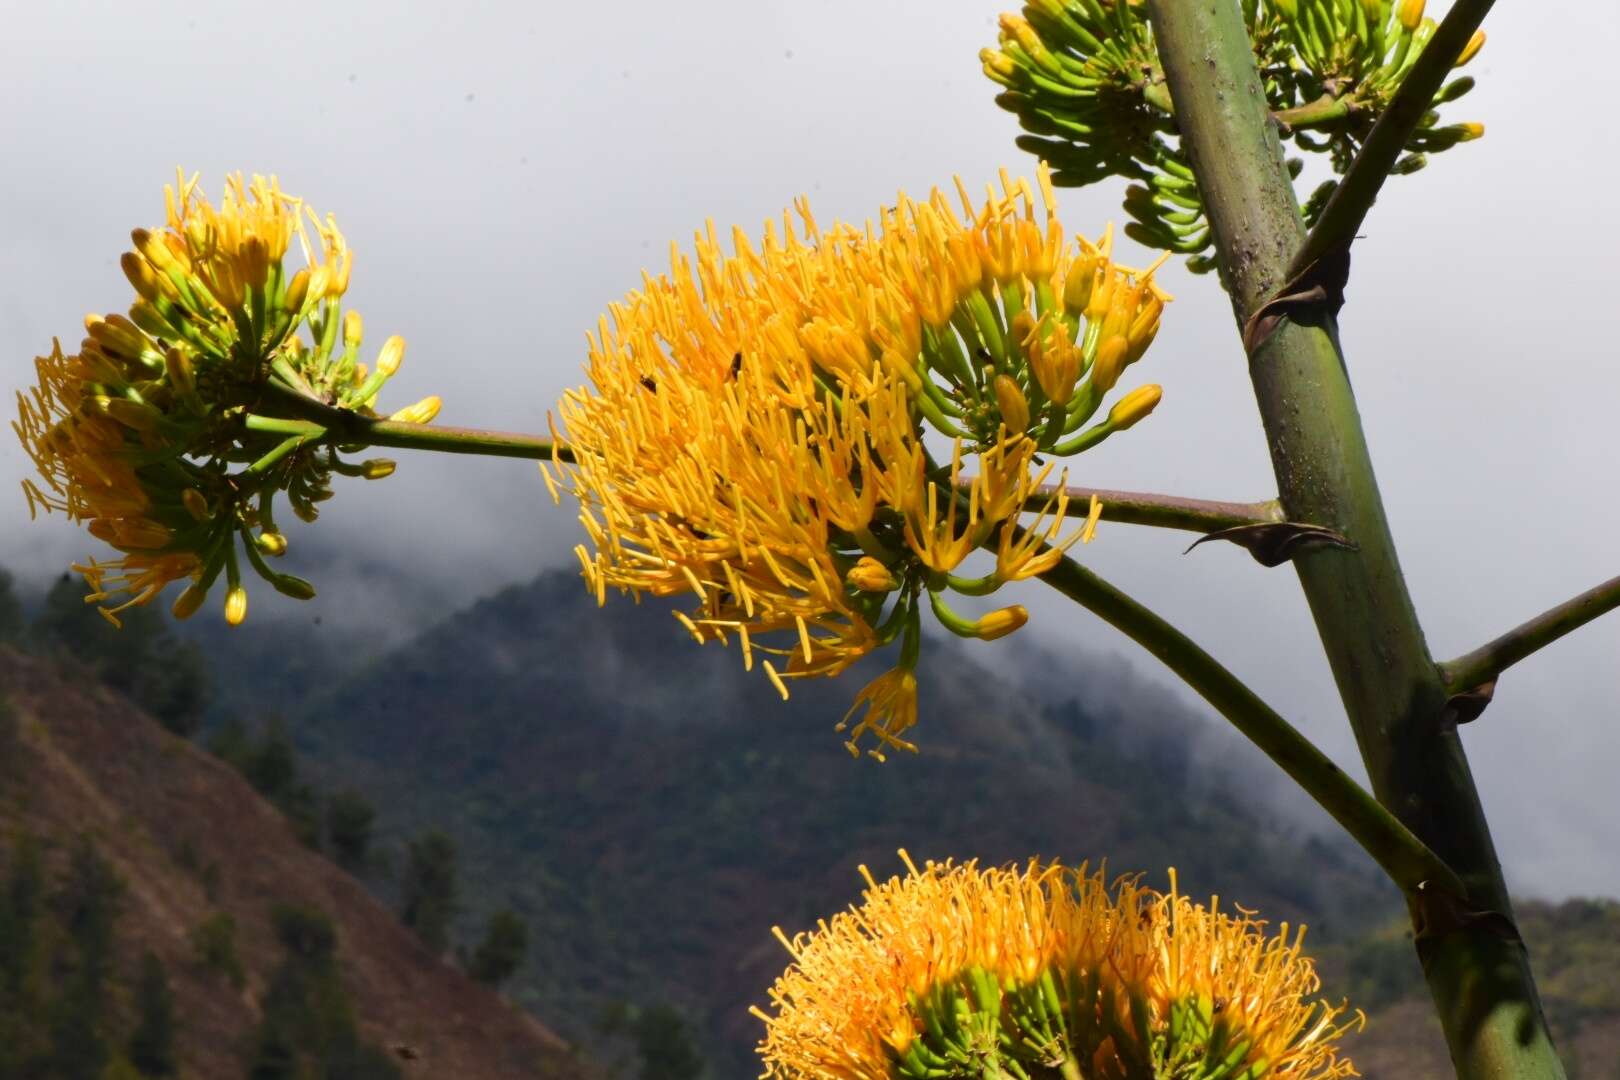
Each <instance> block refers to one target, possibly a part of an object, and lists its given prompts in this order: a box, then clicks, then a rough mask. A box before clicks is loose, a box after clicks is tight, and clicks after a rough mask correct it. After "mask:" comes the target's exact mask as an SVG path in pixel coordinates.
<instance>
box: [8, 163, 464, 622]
mask: <svg viewBox="0 0 1620 1080" xmlns="http://www.w3.org/2000/svg"><path fill="white" fill-rule="evenodd" d="M166 195H167V208H168V213H167V222H166V225H165V227H163V228H161V229H157V230H150V231H149V230H146V229H136V230H135V231H134V233H133V234H132V239H133V241H134V249H135V250H133V251H129V252H126V253H125V254H124V255H123V257H122V259H121V260H120V265H121V266H122V268H123V271H124V274H125V276H126V277H127V278H128V279H129V282H130V284H131V285H132V286H133V287H134V289H135V292H136V297H137V298H136V300H135V302H134V304H133V305H132V306H131V307H130V309H129V315H128V317H127V318H125V317H123V316H120V315H108V316H105V317H102V316H99V315H91V316H89V317H88V318H87V319H86V320H85V326H86V329H87V331H88V335H89V336H88V337H87V338H85V340H84V341H83V343H82V344H81V345H80V347H79V351H78V352H77V353H76V354H71V355H69V354H65V353H63V351H62V349H61V346H60V345H59V344H56V345H54V346H53V348H52V350H51V353H50V355H48V356H43V357H40V358H38V359H37V360H36V361H35V367H36V369H37V371H38V376H39V383H38V385H37V386H36V387H34V388H33V390H32V391H31V392H30V393H29V394H27V395H23V394H19V395H18V418H17V420H16V421H15V422H14V423H13V425H12V426H13V428H14V429H15V431H16V433H17V436H18V438H19V439H20V440H21V441H22V444H23V447H24V448H25V449H26V450H27V452H28V454H29V455H30V457H31V458H32V459H33V461H34V464H35V466H36V468H37V470H38V472H39V477H40V480H39V481H33V480H25V481H24V482H23V490H24V492H25V494H26V495H27V497H28V503H29V511H30V513H35V512H37V511H38V510H41V509H43V510H45V511H46V512H50V511H61V512H63V513H65V514H67V516H68V517H69V518H70V519H72V520H74V521H86V522H88V523H89V524H88V528H89V531H90V533H91V534H92V535H93V536H95V537H97V538H98V539H101V540H104V541H106V542H107V543H109V544H111V545H112V546H113V547H114V548H116V549H117V550H118V551H119V552H120V553H121V557H120V558H118V559H115V560H112V561H107V562H102V561H97V560H90V561H89V562H88V563H87V564H86V565H84V566H80V567H77V569H79V570H80V571H82V572H83V573H84V575H85V577H86V579H87V580H88V581H89V583H90V587H91V589H92V592H91V596H90V599H91V600H92V601H102V602H107V603H108V604H109V606H107V607H103V608H102V609H101V610H102V611H103V613H104V614H106V615H107V616H108V618H110V619H112V621H114V622H115V623H116V622H117V617H116V613H117V612H118V611H120V610H122V609H123V608H125V607H128V606H130V605H133V604H145V603H149V602H150V601H152V600H153V599H155V598H156V597H157V595H158V594H159V593H160V592H162V590H163V589H164V587H165V586H166V585H168V584H169V583H170V582H172V581H179V580H189V581H190V585H189V587H188V588H187V589H186V590H185V591H184V592H183V593H181V595H180V596H179V598H178V599H177V600H176V602H175V605H174V612H175V614H176V615H177V616H180V617H182V618H184V617H186V616H188V615H190V614H192V613H193V612H195V611H196V610H197V609H198V607H199V606H200V605H201V603H202V601H203V599H204V598H205V596H206V594H207V592H208V590H209V588H210V586H211V585H212V583H213V582H214V581H215V579H216V578H217V577H218V576H219V574H220V573H221V572H222V571H223V572H224V574H225V575H226V578H227V582H228V590H227V595H226V601H225V613H226V617H227V620H228V621H230V622H231V623H233V624H235V623H239V622H241V621H242V619H243V617H244V616H245V615H246V612H247V593H246V591H245V590H244V589H243V587H242V584H241V575H240V571H239V568H238V563H237V542H238V539H240V541H241V544H242V547H243V551H244V552H245V554H246V556H247V559H248V561H249V562H250V564H251V565H252V566H253V567H254V569H255V570H257V571H258V572H259V574H260V575H261V576H263V577H264V578H265V579H266V580H268V581H269V582H270V583H271V585H273V586H274V587H275V588H276V589H278V590H279V591H281V592H283V593H286V594H288V595H291V596H295V597H300V598H307V597H309V596H312V595H314V589H313V587H312V586H310V584H309V583H308V582H305V581H303V580H302V579H299V578H296V577H293V576H292V575H290V574H282V573H277V572H276V571H274V570H271V569H270V568H269V566H268V564H267V563H266V562H265V559H264V557H265V556H272V557H274V556H279V555H281V554H282V553H283V552H285V551H286V547H287V542H286V539H285V538H284V537H283V536H282V534H281V533H280V531H279V530H278V529H277V527H276V525H275V520H274V517H273V514H272V509H271V502H272V500H273V499H274V497H275V496H276V495H277V494H278V493H282V492H285V493H286V495H287V497H288V500H289V502H290V504H291V505H292V507H293V510H294V512H295V513H297V514H298V516H299V517H301V518H303V519H305V520H313V519H314V517H315V516H316V514H317V504H318V503H320V502H321V501H323V500H324V499H327V498H330V497H331V494H332V492H331V488H330V485H329V480H330V476H331V474H332V473H333V472H338V473H343V474H347V475H357V476H365V477H368V478H377V477H381V476H386V475H388V473H390V472H392V470H393V465H392V463H391V462H387V461H382V460H377V461H369V462H364V463H359V464H349V463H346V462H343V461H341V460H340V459H339V458H338V456H337V450H336V448H335V447H333V446H331V445H329V443H328V441H327V440H326V434H327V432H326V429H325V428H324V427H322V426H321V425H320V424H318V423H315V422H311V421H309V420H307V419H299V416H300V415H301V410H299V409H297V408H294V407H293V404H296V403H299V402H301V403H304V404H310V405H314V406H337V407H343V408H347V409H352V410H355V411H356V412H359V413H361V414H363V415H370V414H371V406H372V405H373V404H374V402H375V400H376V396H377V393H378V391H379V389H380V388H381V387H382V384H383V383H384V382H385V381H386V380H387V379H388V378H389V376H391V375H392V374H393V373H394V372H395V371H396V370H398V368H399V363H400V359H401V358H402V356H403V354H404V349H405V343H404V341H403V339H401V338H397V337H394V338H390V339H389V340H388V341H387V342H386V343H385V344H384V346H383V348H382V350H381V352H380V354H379V356H378V358H377V361H376V365H375V368H374V369H373V370H372V371H370V372H369V373H368V372H367V369H366V365H365V364H362V363H359V361H358V351H359V348H360V340H361V321H360V317H359V315H358V314H357V313H355V312H352V311H351V312H349V313H347V315H344V314H343V313H342V311H341V309H340V306H339V300H340V298H341V297H342V295H343V293H344V291H345V290H346V289H347V288H348V282H349V273H350V270H351V268H352V265H353V259H352V256H351V254H350V252H349V249H348V246H347V244H346V243H345V242H344V239H343V235H342V234H341V233H340V232H338V230H337V226H336V224H335V223H334V222H333V221H332V219H331V218H330V217H328V218H326V219H325V220H322V219H321V218H320V217H318V216H317V215H316V214H315V213H314V211H312V210H308V208H306V207H305V206H304V205H303V204H302V203H301V202H300V201H299V200H298V199H296V198H293V197H292V196H290V195H287V194H286V193H284V192H282V191H281V189H280V187H279V186H278V185H277V183H276V181H275V180H274V179H273V178H272V179H269V180H266V179H264V178H263V177H254V178H253V180H252V181H251V182H244V181H243V179H242V178H241V177H240V176H237V177H234V178H232V179H231V180H230V181H229V183H228V185H227V187H226V192H225V198H224V200H223V202H222V203H221V205H220V206H219V207H218V208H217V209H216V208H215V207H213V206H212V205H210V204H209V202H208V201H207V200H206V199H204V198H203V197H202V196H201V195H200V194H199V193H198V191H197V181H196V178H195V177H193V178H192V179H190V180H187V179H185V178H184V177H183V176H182V177H181V178H180V179H179V181H178V182H177V184H176V185H175V186H174V187H170V188H167V189H166ZM306 218H307V221H306ZM295 239H296V240H297V242H298V244H299V246H300V248H301V249H302V251H303V254H304V258H305V261H306V262H307V264H308V265H307V266H306V267H305V268H302V269H299V270H297V271H296V272H294V273H291V274H289V273H288V272H287V270H286V269H285V268H284V267H283V265H282V263H283V258H284V256H285V255H286V254H287V250H288V247H289V246H290V245H291V244H292V242H293V241H294V240H295ZM305 326H307V327H308V329H309V331H310V336H311V341H310V342H309V343H306V342H304V341H303V340H302V339H300V338H299V337H298V330H299V329H300V327H305ZM437 409H438V399H437V398H429V399H427V400H426V401H425V402H420V403H418V404H417V405H416V406H412V410H414V411H412V410H408V412H409V417H408V418H409V419H415V420H424V419H431V418H432V414H433V413H434V412H436V411H437ZM236 466H244V467H242V468H236ZM120 598H123V602H122V603H116V602H115V601H117V600H118V599H120Z"/></svg>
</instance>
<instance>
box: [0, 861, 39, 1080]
mask: <svg viewBox="0 0 1620 1080" xmlns="http://www.w3.org/2000/svg"><path fill="white" fill-rule="evenodd" d="M44 899H45V858H44V852H43V850H42V848H41V846H40V843H39V841H38V840H37V839H35V838H34V837H33V836H32V835H30V834H28V833H24V834H22V835H21V836H19V837H18V838H17V839H16V841H14V843H13V844H12V848H11V857H10V860H9V866H8V868H7V874H6V878H5V884H4V890H3V892H0V1077H5V1078H6V1080H10V1078H12V1077H24V1076H33V1075H38V1074H39V1073H40V1072H41V1071H42V1065H41V1063H42V1062H43V1060H44V1059H45V1058H46V1057H47V1056H48V1054H49V1052H50V1040H49V1038H48V1028H47V1026H46V1023H45V1011H46V1009H45V983H44V979H45V967H46V962H47V959H48V957H47V954H46V951H45V949H44V948H43V944H44V942H43V940H42V937H43V935H42V933H41V930H42V926H41V923H42V919H43V916H44Z"/></svg>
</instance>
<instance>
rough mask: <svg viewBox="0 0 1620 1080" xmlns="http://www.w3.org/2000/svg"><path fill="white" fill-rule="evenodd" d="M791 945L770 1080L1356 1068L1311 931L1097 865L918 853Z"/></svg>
mask: <svg viewBox="0 0 1620 1080" xmlns="http://www.w3.org/2000/svg"><path fill="white" fill-rule="evenodd" d="M900 854H901V858H902V859H904V860H905V863H906V866H907V869H908V874H907V875H906V876H905V877H904V878H898V877H896V878H891V879H890V880H888V881H886V882H884V883H882V884H879V883H878V882H876V881H875V880H873V878H872V877H871V875H870V874H869V873H868V872H867V871H866V868H865V867H862V868H861V872H862V874H863V875H865V877H866V881H867V889H866V890H865V894H864V897H863V901H862V903H861V904H860V905H859V906H858V907H852V908H851V909H850V910H849V911H847V912H844V913H842V914H839V915H836V916H834V917H833V918H832V920H831V921H822V922H821V923H820V924H819V925H818V927H817V929H816V930H815V932H813V933H809V934H801V935H798V936H796V937H794V938H793V939H791V940H789V939H788V938H787V937H786V935H784V934H783V933H782V932H781V931H780V930H777V931H776V934H777V936H778V938H780V939H781V940H782V942H783V944H784V945H786V946H787V948H788V950H789V951H790V952H791V953H792V954H793V958H794V962H793V965H792V966H791V967H790V968H789V969H788V970H787V972H786V973H785V974H784V975H783V976H782V977H781V978H780V979H778V980H777V982H776V984H775V986H774V987H773V988H772V989H771V991H770V999H771V1003H772V1006H773V1008H774V1010H775V1012H774V1015H771V1014H767V1013H766V1012H764V1011H762V1010H759V1009H755V1010H753V1011H754V1013H755V1015H756V1016H758V1017H759V1018H760V1019H761V1020H763V1021H764V1022H765V1025H766V1033H765V1038H764V1040H763V1041H762V1042H761V1044H760V1053H761V1055H762V1056H763V1058H764V1061H765V1065H766V1070H767V1072H766V1075H767V1076H770V1077H775V1078H779V1080H889V1078H898V1077H906V1078H910V1077H918V1078H921V1077H936V1078H949V1077H962V1078H968V1077H973V1078H977V1077H981V1076H1026V1077H1034V1076H1053V1077H1058V1076H1061V1077H1064V1078H1066V1080H1074V1078H1083V1080H1157V1078H1160V1077H1165V1076H1199V1077H1207V1078H1209V1080H1237V1078H1240V1077H1242V1078H1248V1080H1258V1078H1259V1077H1262V1076H1265V1077H1277V1078H1279V1080H1280V1078H1285V1077H1286V1078H1288V1080H1328V1078H1332V1077H1341V1076H1353V1075H1355V1070H1354V1069H1353V1067H1352V1066H1351V1064H1350V1062H1349V1061H1348V1060H1346V1059H1344V1058H1342V1057H1341V1056H1340V1051H1339V1048H1338V1041H1339V1039H1340V1037H1341V1036H1342V1035H1343V1034H1345V1033H1346V1032H1347V1031H1348V1030H1349V1029H1350V1028H1352V1027H1355V1026H1357V1025H1358V1024H1359V1023H1360V1022H1361V1019H1360V1016H1359V1014H1357V1015H1356V1016H1353V1017H1348V1018H1347V1017H1346V1015H1345V1007H1344V1006H1342V1005H1340V1006H1331V1005H1329V1004H1327V1003H1325V1002H1323V1001H1321V1000H1318V999H1316V998H1315V995H1316V993H1317V991H1318V989H1319V983H1318V980H1317V977H1316V974H1315V970H1314V966H1313V964H1312V963H1311V961H1310V959H1309V958H1307V957H1306V956H1304V955H1303V953H1302V952H1301V941H1302V938H1303V930H1301V931H1300V932H1299V933H1298V934H1295V935H1293V936H1292V937H1291V936H1290V935H1289V932H1288V927H1287V925H1286V924H1285V925H1284V926H1283V927H1282V929H1281V933H1280V934H1278V935H1277V936H1274V937H1272V936H1267V935H1266V933H1265V932H1264V930H1265V924H1264V923H1263V922H1260V921H1257V920H1256V919H1255V918H1254V917H1253V916H1252V915H1251V914H1249V913H1240V914H1238V915H1236V916H1233V915H1226V914H1223V913H1221V912H1219V911H1218V910H1217V907H1216V902H1215V901H1213V900H1212V901H1211V903H1210V905H1209V907H1207V908H1206V907H1204V906H1203V905H1199V904H1194V903H1192V902H1190V901H1189V900H1188V899H1187V898H1186V897H1184V896H1181V895H1179V894H1178V893H1177V892H1176V891H1175V889H1174V880H1175V876H1174V872H1172V874H1171V881H1172V890H1171V892H1170V893H1169V894H1163V893H1159V892H1156V891H1154V890H1151V889H1146V888H1143V887H1141V886H1140V885H1139V884H1138V883H1136V882H1135V881H1134V880H1132V879H1128V878H1127V879H1121V880H1119V881H1117V882H1116V883H1115V884H1114V885H1113V887H1112V888H1110V887H1109V886H1108V884H1107V883H1106V882H1105V880H1104V878H1103V874H1102V873H1101V872H1097V873H1094V874H1088V873H1087V872H1086V869H1085V867H1083V866H1082V867H1081V868H1080V869H1078V870H1066V869H1063V868H1061V867H1059V866H1058V865H1056V864H1051V865H1043V864H1041V863H1040V862H1038V861H1036V860H1031V862H1030V863H1029V865H1028V866H1027V867H1026V868H1024V869H1022V870H1019V869H1017V868H1015V867H1009V868H1005V869H986V870H981V869H979V868H978V867H977V866H976V865H975V864H974V863H971V862H970V863H967V864H965V865H956V864H953V863H950V862H946V863H944V864H936V863H933V862H930V863H927V864H926V865H925V867H924V868H923V869H921V870H919V869H918V868H917V867H916V866H915V865H914V864H913V863H912V862H911V860H910V858H909V857H907V856H906V854H905V852H903V851H902V852H901V853H900Z"/></svg>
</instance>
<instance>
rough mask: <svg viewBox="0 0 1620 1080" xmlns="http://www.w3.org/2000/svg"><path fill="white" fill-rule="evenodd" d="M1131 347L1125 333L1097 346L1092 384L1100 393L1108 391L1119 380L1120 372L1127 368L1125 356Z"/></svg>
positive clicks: (1092, 367) (1092, 371)
mask: <svg viewBox="0 0 1620 1080" xmlns="http://www.w3.org/2000/svg"><path fill="white" fill-rule="evenodd" d="M1130 349H1131V346H1130V342H1128V341H1127V340H1125V335H1123V334H1115V335H1114V336H1113V337H1111V338H1108V339H1107V340H1106V341H1104V342H1103V343H1102V344H1101V345H1099V346H1097V359H1096V360H1095V361H1094V362H1093V363H1092V365H1091V385H1092V386H1095V387H1096V388H1097V391H1098V392H1099V393H1107V392H1108V391H1110V390H1112V389H1113V388H1114V384H1115V383H1117V382H1119V375H1120V372H1122V371H1124V370H1125V356H1126V354H1127V353H1129V352H1130Z"/></svg>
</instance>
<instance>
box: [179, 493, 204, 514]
mask: <svg viewBox="0 0 1620 1080" xmlns="http://www.w3.org/2000/svg"><path fill="white" fill-rule="evenodd" d="M180 504H181V505H182V506H184V507H185V508H186V513H188V514H190V515H191V516H192V517H193V518H195V519H197V520H198V521H207V520H208V500H207V499H205V498H203V493H202V492H200V491H198V490H197V489H196V488H186V490H184V491H182V492H181V493H180Z"/></svg>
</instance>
